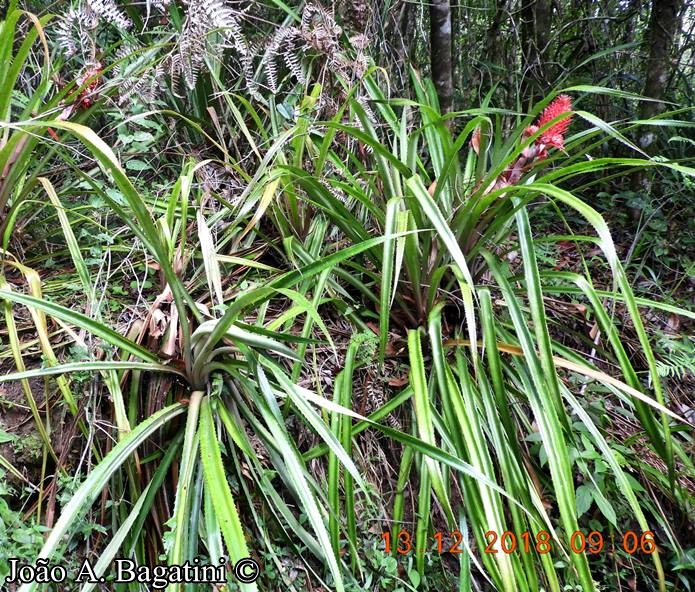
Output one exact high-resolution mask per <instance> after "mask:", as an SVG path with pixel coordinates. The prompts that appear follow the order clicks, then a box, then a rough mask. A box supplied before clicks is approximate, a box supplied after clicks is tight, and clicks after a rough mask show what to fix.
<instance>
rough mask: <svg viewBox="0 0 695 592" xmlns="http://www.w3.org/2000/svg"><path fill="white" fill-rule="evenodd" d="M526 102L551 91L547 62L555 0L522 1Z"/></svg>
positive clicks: (522, 52) (531, 102)
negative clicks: (553, 1) (553, 2)
mask: <svg viewBox="0 0 695 592" xmlns="http://www.w3.org/2000/svg"><path fill="white" fill-rule="evenodd" d="M520 16H521V54H522V56H523V62H524V63H523V64H522V67H523V78H522V81H521V99H522V105H526V106H531V105H532V104H533V103H535V102H537V101H538V100H540V99H542V98H543V97H544V96H545V95H546V94H547V93H548V91H549V90H550V88H549V84H548V80H549V75H548V72H547V71H546V70H547V65H546V63H545V62H546V53H547V51H548V39H549V38H550V27H551V25H552V16H553V7H552V2H551V0H523V2H522V4H521V12H520Z"/></svg>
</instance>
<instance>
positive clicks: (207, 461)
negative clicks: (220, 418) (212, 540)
mask: <svg viewBox="0 0 695 592" xmlns="http://www.w3.org/2000/svg"><path fill="white" fill-rule="evenodd" d="M198 434H199V437H200V458H201V460H202V462H203V472H204V475H205V488H206V491H209V493H210V497H211V498H212V507H213V508H214V511H215V517H216V518H217V522H218V524H219V525H220V529H221V530H222V536H223V537H224V541H225V543H226V545H227V551H228V552H229V556H230V558H231V559H232V561H233V562H234V563H236V562H237V561H239V560H240V559H245V558H247V557H249V550H248V547H247V546H246V538H245V537H244V530H243V529H242V527H241V520H239V512H238V511H237V508H236V503H235V501H234V497H233V496H232V491H231V489H230V488H229V483H228V482H227V475H226V473H225V470H224V465H223V464H222V452H221V451H220V442H219V439H218V436H217V431H216V430H215V423H214V421H213V417H212V410H211V409H210V401H209V400H208V398H207V397H206V398H205V399H203V401H202V404H201V407H200V425H199V428H198ZM239 585H240V586H241V589H242V590H246V591H249V592H251V591H255V590H257V587H256V584H255V582H254V583H251V584H239Z"/></svg>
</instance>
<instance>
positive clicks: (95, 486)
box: [19, 403, 185, 592]
mask: <svg viewBox="0 0 695 592" xmlns="http://www.w3.org/2000/svg"><path fill="white" fill-rule="evenodd" d="M184 409H185V407H184V406H183V405H181V404H180V403H176V404H174V405H170V406H169V407H165V408H164V409H162V410H160V411H158V412H157V413H155V414H154V415H153V416H151V417H149V418H148V419H146V420H145V421H143V422H142V423H141V424H140V425H138V426H137V427H136V428H135V429H133V431H132V432H130V434H128V436H126V437H125V438H124V439H123V440H121V441H120V442H119V443H118V444H116V446H114V447H113V449H112V450H111V452H109V453H108V454H107V455H106V456H105V457H104V458H103V460H102V461H101V462H100V463H99V464H98V465H97V466H96V467H94V469H92V472H91V473H90V474H89V476H88V477H87V479H85V481H84V483H82V485H81V486H80V487H79V488H78V489H77V491H76V492H75V493H74V494H73V496H72V497H71V498H70V501H69V502H68V503H67V505H66V506H65V507H64V508H63V512H62V513H61V515H60V518H58V521H57V522H56V525H55V526H54V527H53V530H51V532H50V534H49V535H48V538H47V539H46V542H45V543H44V545H43V548H42V549H41V552H40V553H39V555H38V557H37V559H50V558H51V557H52V556H53V554H54V553H55V552H56V550H57V549H58V545H59V544H60V541H61V539H62V538H63V536H64V535H65V534H66V533H67V532H68V530H69V529H70V527H71V526H73V525H74V524H75V523H76V522H77V521H78V520H79V519H80V517H81V516H82V514H83V513H84V512H85V511H86V510H87V508H89V506H90V505H91V504H92V503H93V502H94V500H95V499H96V497H97V496H98V495H99V494H100V493H101V490H102V489H103V488H104V486H105V485H106V484H107V483H108V481H109V479H110V478H111V475H113V474H114V473H115V472H116V471H117V470H118V469H119V467H120V466H121V465H122V464H123V463H124V462H125V461H126V460H127V459H128V457H129V456H130V455H131V454H132V453H133V452H134V451H135V450H136V449H137V447H138V446H140V444H142V443H143V442H144V441H145V440H147V438H149V437H150V436H151V435H152V434H154V433H155V432H156V431H157V430H158V429H159V428H161V427H162V426H163V425H165V424H166V423H167V422H169V421H171V420H172V419H173V418H174V417H176V416H177V415H180V414H181V413H182V412H183V410H184ZM34 590H36V583H35V582H32V583H28V584H24V585H23V586H22V587H21V588H20V589H19V592H33V591H34Z"/></svg>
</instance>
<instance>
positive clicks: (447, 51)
mask: <svg viewBox="0 0 695 592" xmlns="http://www.w3.org/2000/svg"><path fill="white" fill-rule="evenodd" d="M430 60H431V64H432V79H433V80H434V86H435V88H436V89H437V97H438V98H439V109H440V111H441V112H442V113H448V112H449V111H451V108H452V104H453V100H454V80H453V62H452V58H451V6H450V4H449V0H432V2H431V4H430Z"/></svg>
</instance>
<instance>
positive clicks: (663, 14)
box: [639, 0, 682, 151]
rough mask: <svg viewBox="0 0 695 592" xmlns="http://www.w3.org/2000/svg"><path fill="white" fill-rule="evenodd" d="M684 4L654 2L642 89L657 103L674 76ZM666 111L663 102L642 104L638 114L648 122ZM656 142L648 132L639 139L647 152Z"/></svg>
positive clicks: (676, 0) (663, 0)
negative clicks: (674, 49)
mask: <svg viewBox="0 0 695 592" xmlns="http://www.w3.org/2000/svg"><path fill="white" fill-rule="evenodd" d="M681 3H682V0H652V12H651V15H650V17H649V26H648V29H647V43H648V44H649V58H648V59H647V64H646V76H645V81H644V89H643V90H642V94H643V95H644V96H646V97H651V98H652V99H658V100H661V99H663V98H664V97H665V91H666V87H667V84H666V83H667V81H668V79H669V75H670V73H671V47H672V45H673V36H674V34H675V32H676V26H677V25H678V13H679V12H680V9H681ZM664 108H665V105H664V104H663V103H660V102H654V101H643V102H642V103H641V104H640V109H639V115H640V117H641V118H642V119H648V118H650V117H654V116H655V115H658V114H659V113H661V112H662V111H663V110H664ZM655 139H656V135H655V134H654V133H652V132H651V131H647V132H645V133H644V134H643V135H642V136H641V137H640V138H639V143H640V146H641V147H642V149H643V150H645V151H648V150H649V148H650V147H651V146H652V144H653V143H654V140H655Z"/></svg>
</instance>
